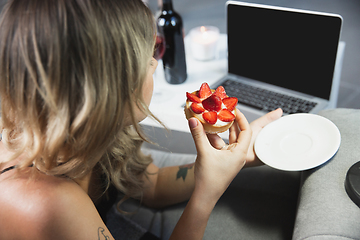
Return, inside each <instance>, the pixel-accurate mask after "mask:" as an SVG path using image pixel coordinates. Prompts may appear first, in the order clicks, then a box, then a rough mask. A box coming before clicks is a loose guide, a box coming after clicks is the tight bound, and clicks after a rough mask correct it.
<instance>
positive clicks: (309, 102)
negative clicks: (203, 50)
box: [211, 1, 342, 121]
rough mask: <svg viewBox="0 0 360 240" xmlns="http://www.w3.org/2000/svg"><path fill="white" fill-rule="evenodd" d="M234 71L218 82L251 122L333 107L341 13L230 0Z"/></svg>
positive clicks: (229, 30) (230, 56)
mask: <svg viewBox="0 0 360 240" xmlns="http://www.w3.org/2000/svg"><path fill="white" fill-rule="evenodd" d="M226 11H227V34H228V40H227V41H228V74H227V75H226V76H225V77H223V78H222V79H220V80H219V81H217V82H216V83H214V84H213V85H212V86H211V88H212V89H215V88H217V87H218V86H220V85H222V86H223V87H224V88H225V90H226V93H227V94H228V95H229V96H233V97H237V98H238V99H239V104H238V106H237V107H238V108H239V109H240V111H242V112H243V113H244V114H245V116H246V117H247V118H248V120H249V121H252V120H254V119H256V118H258V117H260V116H262V115H264V114H265V113H266V112H269V111H271V110H274V109H277V108H279V107H281V108H282V109H283V111H284V114H285V115H286V114H293V113H317V112H319V111H320V110H322V109H325V108H327V107H328V105H329V102H330V97H331V92H332V90H333V89H332V88H333V87H334V86H333V77H334V70H335V63H336V57H337V52H338V46H339V39H340V33H341V27H342V17H341V16H340V15H338V14H330V13H322V12H315V11H307V10H299V9H291V8H285V7H275V6H268V5H262V4H253V3H245V2H238V1H227V2H226Z"/></svg>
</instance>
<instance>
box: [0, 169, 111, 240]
mask: <svg viewBox="0 0 360 240" xmlns="http://www.w3.org/2000/svg"><path fill="white" fill-rule="evenodd" d="M8 174H11V173H8ZM0 191H1V194H0V205H1V206H2V207H1V208H0V215H1V216H4V217H2V218H0V239H38V240H41V239H54V240H56V239H113V238H112V237H111V236H110V233H109V231H108V230H107V229H106V226H105V225H104V223H103V222H102V220H101V218H100V216H99V214H98V212H97V210H96V208H95V206H94V204H93V203H92V201H91V199H90V198H89V196H88V195H87V193H86V192H84V191H83V190H82V188H81V187H80V186H78V185H77V184H76V183H75V182H74V181H72V180H69V179H66V178H59V177H53V176H47V175H44V174H39V176H37V177H36V178H35V179H32V180H29V179H28V178H27V177H26V176H24V177H16V178H11V177H7V178H4V177H3V176H1V179H0Z"/></svg>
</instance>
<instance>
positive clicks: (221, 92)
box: [214, 86, 227, 99]
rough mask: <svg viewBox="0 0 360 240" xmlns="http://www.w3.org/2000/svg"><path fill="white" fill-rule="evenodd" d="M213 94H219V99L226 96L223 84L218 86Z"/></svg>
mask: <svg viewBox="0 0 360 240" xmlns="http://www.w3.org/2000/svg"><path fill="white" fill-rule="evenodd" d="M214 94H215V95H217V96H219V97H220V98H221V99H223V98H226V97H227V96H226V92H225V89H224V87H223V86H218V88H217V89H216V90H215V92H214Z"/></svg>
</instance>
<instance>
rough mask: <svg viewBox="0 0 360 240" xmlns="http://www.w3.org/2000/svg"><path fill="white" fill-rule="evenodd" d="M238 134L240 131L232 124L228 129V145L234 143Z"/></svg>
mask: <svg viewBox="0 0 360 240" xmlns="http://www.w3.org/2000/svg"><path fill="white" fill-rule="evenodd" d="M239 133H240V129H239V127H238V125H237V124H236V123H235V122H234V123H233V125H232V126H231V127H230V129H229V143H230V144H232V143H234V142H236V140H237V138H238V136H239Z"/></svg>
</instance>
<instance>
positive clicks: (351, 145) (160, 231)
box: [109, 109, 360, 240]
mask: <svg viewBox="0 0 360 240" xmlns="http://www.w3.org/2000/svg"><path fill="white" fill-rule="evenodd" d="M320 114H321V115H322V116H325V117H327V118H329V119H330V120H331V121H333V122H334V123H335V124H336V125H337V126H338V128H339V129H340V132H341V136H342V142H341V146H340V149H339V151H338V152H337V154H336V155H335V156H334V157H333V158H332V159H331V160H330V161H329V162H327V163H325V164H324V165H322V166H319V167H317V168H315V169H312V170H308V171H303V172H286V171H280V170H275V169H272V168H270V167H268V166H261V167H256V168H250V169H244V170H242V171H241V172H240V173H239V174H238V176H237V177H236V178H235V179H234V181H233V182H232V184H231V185H230V186H229V189H228V190H227V191H226V192H225V194H224V195H223V196H222V197H221V199H220V200H219V202H218V204H217V205H216V207H215V209H214V211H213V213H212V214H211V217H210V220H209V223H208V226H207V228H206V231H205V236H204V239H246V240H251V239H254V240H255V239H256V240H259V239H316V240H318V239H360V208H359V207H357V205H355V204H354V203H353V202H352V201H351V200H350V198H349V197H348V196H347V194H346V192H345V188H344V181H345V176H346V172H347V170H348V169H349V168H350V166H351V165H352V164H354V163H355V162H357V161H360V157H359V156H360V110H352V109H336V110H326V111H323V112H321V113H320ZM144 151H148V152H149V153H151V154H152V155H153V156H154V158H155V159H157V160H156V164H158V165H159V166H167V165H174V164H175V165H176V164H185V163H189V162H192V161H194V159H195V156H194V155H191V154H189V155H184V154H176V153H172V154H171V153H166V154H164V153H163V152H159V151H157V150H155V151H154V150H148V149H145V150H144ZM120 197H121V196H119V198H120ZM185 204H186V203H183V204H178V205H175V206H172V207H169V208H166V209H161V210H155V209H149V208H146V207H144V206H142V205H141V204H140V203H139V202H137V201H134V200H128V201H126V202H125V203H123V204H122V205H121V207H122V209H123V210H125V211H127V212H132V214H126V215H121V214H119V213H118V212H117V211H116V210H115V207H114V206H113V208H112V209H111V211H110V212H109V214H110V215H111V221H110V222H112V223H111V227H110V230H112V229H113V230H112V231H114V229H115V230H116V229H117V228H119V224H117V223H116V221H118V220H116V219H119V218H125V219H127V220H130V221H131V222H132V223H133V224H134V225H136V227H137V228H138V230H140V231H149V232H151V233H153V234H154V235H155V236H158V237H159V238H161V239H168V238H169V236H170V234H171V232H172V229H173V228H174V226H175V224H176V222H177V220H178V218H179V217H180V215H181V213H182V210H183V208H184V206H185ZM127 229H129V228H127ZM117 230H119V229H117Z"/></svg>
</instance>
